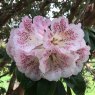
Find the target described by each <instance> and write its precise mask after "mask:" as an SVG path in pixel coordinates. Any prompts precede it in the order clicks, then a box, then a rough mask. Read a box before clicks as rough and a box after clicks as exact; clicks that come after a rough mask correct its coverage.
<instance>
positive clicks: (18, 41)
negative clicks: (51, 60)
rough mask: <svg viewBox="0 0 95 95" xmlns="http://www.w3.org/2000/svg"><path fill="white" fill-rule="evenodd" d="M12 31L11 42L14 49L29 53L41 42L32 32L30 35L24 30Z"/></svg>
mask: <svg viewBox="0 0 95 95" xmlns="http://www.w3.org/2000/svg"><path fill="white" fill-rule="evenodd" d="M14 31H15V35H14V36H13V39H12V40H13V42H14V46H15V48H18V49H21V50H23V51H25V52H27V53H29V52H30V51H31V50H32V49H34V48H35V47H36V46H38V45H41V44H42V40H41V39H40V38H39V37H37V36H36V35H35V33H34V32H32V33H31V32H28V31H26V30H24V29H15V30H14Z"/></svg>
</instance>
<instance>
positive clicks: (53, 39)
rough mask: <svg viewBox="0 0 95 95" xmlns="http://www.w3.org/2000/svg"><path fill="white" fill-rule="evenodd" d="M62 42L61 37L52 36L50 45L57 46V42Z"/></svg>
mask: <svg viewBox="0 0 95 95" xmlns="http://www.w3.org/2000/svg"><path fill="white" fill-rule="evenodd" d="M61 41H63V39H62V37H61V36H59V35H54V37H53V38H52V40H51V43H52V44H54V45H58V44H59V42H61Z"/></svg>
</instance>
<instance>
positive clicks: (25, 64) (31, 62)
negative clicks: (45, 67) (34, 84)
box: [14, 50, 41, 81]
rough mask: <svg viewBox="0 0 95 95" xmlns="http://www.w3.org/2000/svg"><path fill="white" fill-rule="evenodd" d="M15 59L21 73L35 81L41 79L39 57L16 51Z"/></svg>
mask: <svg viewBox="0 0 95 95" xmlns="http://www.w3.org/2000/svg"><path fill="white" fill-rule="evenodd" d="M14 59H15V61H16V66H17V67H18V69H19V71H21V72H22V73H24V74H25V75H26V76H27V77H28V78H30V79H32V80H34V81H36V80H39V79H40V78H41V75H40V74H41V72H40V70H39V60H38V58H37V57H35V56H33V55H26V54H25V52H23V51H19V50H16V53H15V57H14Z"/></svg>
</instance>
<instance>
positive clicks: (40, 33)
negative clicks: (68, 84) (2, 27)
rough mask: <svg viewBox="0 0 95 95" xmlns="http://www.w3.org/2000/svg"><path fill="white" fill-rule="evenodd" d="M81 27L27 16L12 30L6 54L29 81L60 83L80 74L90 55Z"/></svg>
mask: <svg viewBox="0 0 95 95" xmlns="http://www.w3.org/2000/svg"><path fill="white" fill-rule="evenodd" d="M83 37H84V32H83V30H82V29H81V24H76V25H75V24H69V23H68V19H67V18H64V17H59V18H55V19H54V20H53V21H50V20H49V19H47V18H44V17H42V16H36V17H34V18H33V19H31V18H29V17H28V16H25V17H24V18H23V19H22V22H21V23H20V25H19V28H16V29H13V30H12V31H11V33H10V38H9V40H8V43H7V47H6V51H7V53H8V55H9V56H10V57H11V58H12V59H13V60H14V61H15V62H16V66H17V68H18V69H19V71H21V72H22V73H24V74H25V75H26V76H27V77H28V78H30V79H32V80H34V81H37V80H39V79H41V78H45V79H47V80H49V81H57V80H59V79H60V78H61V77H64V78H67V77H70V76H71V75H76V74H78V73H79V72H80V71H81V70H82V67H83V64H84V62H86V61H87V60H88V58H89V55H90V48H89V46H87V45H86V43H85V40H84V38H83Z"/></svg>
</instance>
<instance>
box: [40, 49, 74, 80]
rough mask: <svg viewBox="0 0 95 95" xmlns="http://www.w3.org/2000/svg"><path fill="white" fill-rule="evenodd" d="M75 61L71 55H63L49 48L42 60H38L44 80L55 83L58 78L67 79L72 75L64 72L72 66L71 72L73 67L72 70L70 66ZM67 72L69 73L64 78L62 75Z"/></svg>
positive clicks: (57, 50)
mask: <svg viewBox="0 0 95 95" xmlns="http://www.w3.org/2000/svg"><path fill="white" fill-rule="evenodd" d="M75 59H76V58H75V57H74V56H73V55H72V54H69V53H67V52H65V53H63V52H61V51H60V50H59V49H56V48H51V49H49V50H47V51H45V52H44V54H43V58H42V59H41V60H40V66H39V68H40V70H41V72H42V73H43V75H44V78H46V79H48V80H50V81H53V80H54V81H57V80H58V79H60V77H69V76H70V75H71V74H73V71H72V72H71V70H69V71H66V68H71V66H72V70H73V69H74V68H75V67H74V68H73V65H72V64H75V61H76V60H75ZM54 72H55V73H54ZM67 72H69V74H67V76H64V73H67ZM56 74H58V75H56ZM50 76H51V77H50ZM54 78H55V79H54Z"/></svg>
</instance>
